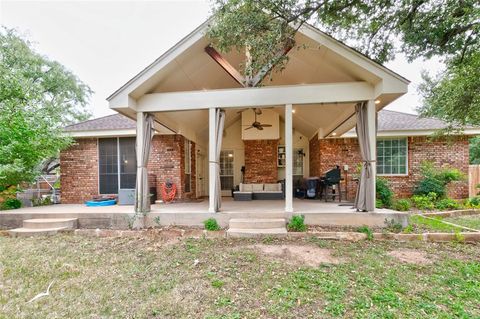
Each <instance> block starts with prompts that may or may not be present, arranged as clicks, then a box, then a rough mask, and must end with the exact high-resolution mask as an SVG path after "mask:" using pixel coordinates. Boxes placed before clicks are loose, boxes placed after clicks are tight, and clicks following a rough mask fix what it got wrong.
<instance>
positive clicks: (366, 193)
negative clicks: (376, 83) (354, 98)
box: [354, 102, 377, 212]
mask: <svg viewBox="0 0 480 319" xmlns="http://www.w3.org/2000/svg"><path fill="white" fill-rule="evenodd" d="M355 111H356V116H357V125H356V127H355V130H356V132H357V138H358V144H359V146H360V155H361V157H362V170H361V172H360V178H359V183H358V187H357V194H356V196H355V205H354V207H355V208H356V209H357V211H361V212H366V211H368V212H371V211H373V210H374V209H375V207H372V201H371V200H368V199H369V198H372V196H373V198H375V189H373V185H374V183H372V179H373V178H375V176H374V174H373V171H372V165H375V159H374V158H371V157H370V154H371V152H370V150H371V148H372V147H376V145H370V140H369V138H368V127H369V125H375V127H376V124H377V123H368V117H367V102H361V103H358V104H357V105H356V106H355Z"/></svg>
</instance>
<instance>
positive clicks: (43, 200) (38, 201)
mask: <svg viewBox="0 0 480 319" xmlns="http://www.w3.org/2000/svg"><path fill="white" fill-rule="evenodd" d="M32 205H33V206H47V205H53V202H52V199H51V197H49V196H47V197H37V198H34V199H32Z"/></svg>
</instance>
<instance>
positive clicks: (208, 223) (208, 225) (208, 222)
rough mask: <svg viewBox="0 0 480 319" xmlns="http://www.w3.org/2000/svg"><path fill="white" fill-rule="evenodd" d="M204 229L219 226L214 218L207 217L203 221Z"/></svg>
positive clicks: (212, 228) (215, 228)
mask: <svg viewBox="0 0 480 319" xmlns="http://www.w3.org/2000/svg"><path fill="white" fill-rule="evenodd" d="M203 225H205V229H206V230H212V231H213V230H220V226H219V225H218V223H217V220H216V219H215V218H209V219H207V220H205V221H204V222H203Z"/></svg>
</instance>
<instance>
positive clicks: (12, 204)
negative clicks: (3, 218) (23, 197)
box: [1, 198, 22, 210]
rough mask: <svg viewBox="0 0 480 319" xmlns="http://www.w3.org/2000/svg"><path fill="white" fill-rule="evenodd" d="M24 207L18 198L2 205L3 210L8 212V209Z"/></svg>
mask: <svg viewBox="0 0 480 319" xmlns="http://www.w3.org/2000/svg"><path fill="white" fill-rule="evenodd" d="M20 207H22V202H21V201H19V200H18V199H16V198H7V199H6V200H5V201H4V202H3V203H2V207H1V208H2V210H7V209H18V208H20Z"/></svg>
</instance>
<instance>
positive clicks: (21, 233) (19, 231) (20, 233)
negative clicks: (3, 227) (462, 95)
mask: <svg viewBox="0 0 480 319" xmlns="http://www.w3.org/2000/svg"><path fill="white" fill-rule="evenodd" d="M66 229H67V228H66V227H57V228H44V229H32V228H16V229H11V230H9V231H8V234H9V235H10V236H11V237H33V236H52V235H55V234H57V233H58V232H59V231H61V230H66Z"/></svg>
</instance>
